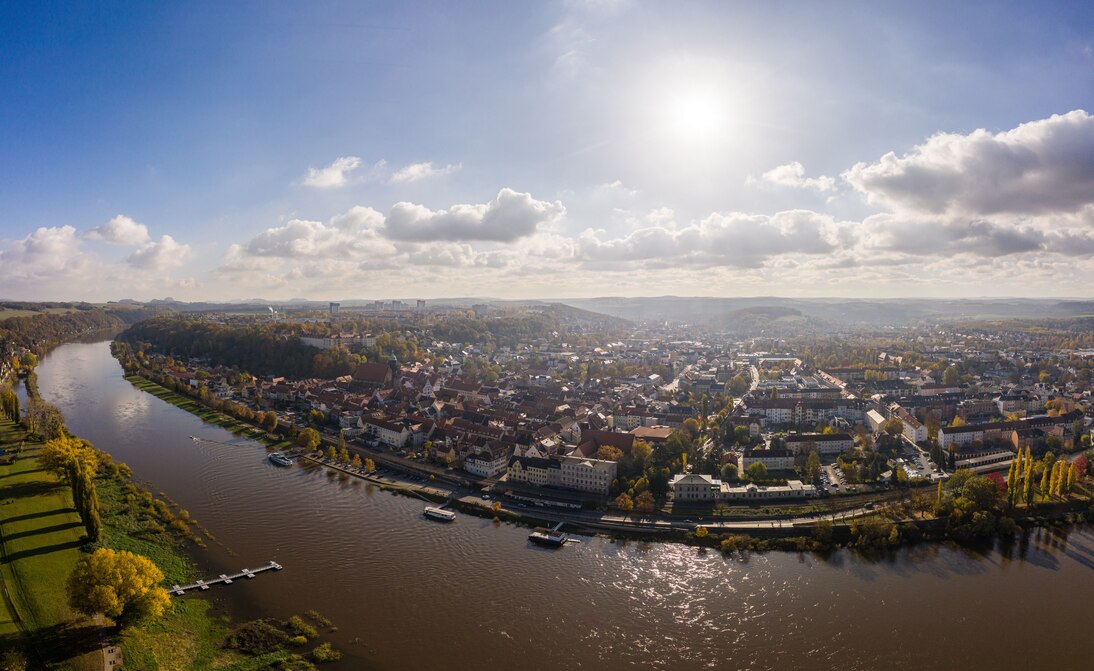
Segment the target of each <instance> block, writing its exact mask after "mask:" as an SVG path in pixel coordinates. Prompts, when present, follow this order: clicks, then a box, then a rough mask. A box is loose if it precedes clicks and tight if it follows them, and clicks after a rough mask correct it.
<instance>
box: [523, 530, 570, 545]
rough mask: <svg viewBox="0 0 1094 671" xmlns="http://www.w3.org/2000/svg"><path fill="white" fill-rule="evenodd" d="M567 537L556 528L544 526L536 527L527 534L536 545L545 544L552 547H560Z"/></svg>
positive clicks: (568, 537)
mask: <svg viewBox="0 0 1094 671" xmlns="http://www.w3.org/2000/svg"><path fill="white" fill-rule="evenodd" d="M569 539H570V536H569V535H568V534H565V533H563V532H561V531H559V530H557V529H547V528H545V527H537V528H536V529H535V530H534V531H533V532H532V533H530V534H528V540H530V541H532V542H533V543H535V544H536V545H546V546H548V547H554V548H557V547H562V546H563V545H565V544H566V541H568V540H569Z"/></svg>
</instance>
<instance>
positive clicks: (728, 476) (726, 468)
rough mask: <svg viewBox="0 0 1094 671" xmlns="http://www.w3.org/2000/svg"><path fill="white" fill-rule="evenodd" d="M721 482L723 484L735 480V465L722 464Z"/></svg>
mask: <svg viewBox="0 0 1094 671" xmlns="http://www.w3.org/2000/svg"><path fill="white" fill-rule="evenodd" d="M722 480H724V481H725V482H734V481H736V480H737V464H724V465H723V466H722Z"/></svg>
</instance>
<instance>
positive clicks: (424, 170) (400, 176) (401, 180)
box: [388, 161, 463, 184]
mask: <svg viewBox="0 0 1094 671" xmlns="http://www.w3.org/2000/svg"><path fill="white" fill-rule="evenodd" d="M462 167H463V164H462V163H457V164H456V165H446V166H444V167H443V168H434V167H433V162H432V161H429V162H426V163H411V164H410V165H408V166H406V167H404V168H400V169H399V170H396V171H395V174H393V175H392V176H391V179H389V180H388V182H389V183H390V184H408V183H410V182H417V181H418V180H422V179H428V178H430V177H443V176H445V175H449V174H451V173H453V172H456V171H457V170H459V169H460V168H462Z"/></svg>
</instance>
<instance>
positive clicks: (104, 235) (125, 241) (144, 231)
mask: <svg viewBox="0 0 1094 671" xmlns="http://www.w3.org/2000/svg"><path fill="white" fill-rule="evenodd" d="M84 237H86V238H87V239H89V240H102V241H104V242H109V243H110V244H113V245H139V244H142V243H145V242H147V241H148V227H147V226H145V225H144V224H139V223H137V222H135V221H133V220H132V219H130V218H129V217H127V216H125V215H124V214H119V215H117V216H115V217H114V218H113V219H111V220H110V221H108V222H106V223H105V224H103V225H102V226H99V227H97V228H93V229H91V230H90V231H88V232H87V233H85V234H84Z"/></svg>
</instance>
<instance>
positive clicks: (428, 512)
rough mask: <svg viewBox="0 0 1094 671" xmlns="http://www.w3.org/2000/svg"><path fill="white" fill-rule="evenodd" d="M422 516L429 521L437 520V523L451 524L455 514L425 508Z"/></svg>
mask: <svg viewBox="0 0 1094 671" xmlns="http://www.w3.org/2000/svg"><path fill="white" fill-rule="evenodd" d="M422 514H423V515H425V516H426V517H428V518H429V519H431V520H437V521H438V522H451V521H452V520H454V519H456V513H454V512H452V511H451V510H445V509H444V508H437V507H435V506H426V507H425V511H423V512H422Z"/></svg>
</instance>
